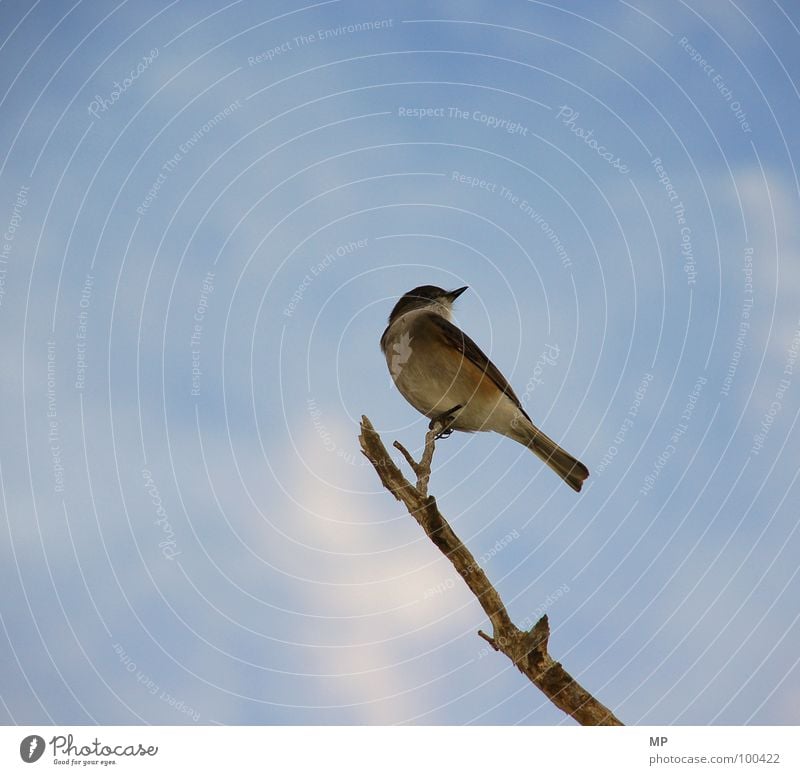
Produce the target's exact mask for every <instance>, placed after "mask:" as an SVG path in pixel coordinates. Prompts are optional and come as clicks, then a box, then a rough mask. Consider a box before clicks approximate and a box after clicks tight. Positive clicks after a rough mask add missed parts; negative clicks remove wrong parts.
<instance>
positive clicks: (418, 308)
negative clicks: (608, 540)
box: [381, 285, 589, 492]
mask: <svg viewBox="0 0 800 775" xmlns="http://www.w3.org/2000/svg"><path fill="white" fill-rule="evenodd" d="M465 290H467V288H466V287H464V288H457V289H456V290H454V291H445V290H443V289H442V288H437V287H436V286H435V285H421V286H419V287H418V288H414V289H413V290H411V291H409V292H408V293H406V294H405V295H404V296H403V297H402V298H401V299H400V301H398V302H397V304H395V305H394V309H393V310H392V314H391V315H389V325H388V326H387V327H386V330H385V331H384V332H383V336H382V337H381V350H383V353H384V355H385V356H386V363H387V365H388V366H389V373H390V374H391V375H392V379H393V380H394V384H395V385H396V386H397V389H398V390H399V391H400V392H401V393H402V394H403V397H404V398H405V399H406V400H407V401H408V402H409V403H410V404H411V406H413V407H414V408H415V409H416V410H417V411H419V412H421V413H422V414H424V415H425V416H426V417H430V418H431V423H430V427H431V428H433V427H434V425H435V424H436V423H439V424H440V426H441V427H442V429H443V430H442V433H441V434H440V435H449V434H450V433H451V432H452V431H453V430H457V431H467V432H473V431H495V432H497V433H502V434H503V435H504V436H508V437H509V438H510V439H514V441H517V442H519V443H520V444H524V445H525V446H526V447H528V448H529V449H530V450H531V451H533V452H534V453H535V454H536V455H538V456H539V457H540V458H541V459H542V460H543V461H544V462H545V463H547V465H548V466H550V468H552V469H553V470H554V471H555V472H556V473H557V474H558V475H559V476H560V477H561V478H562V479H563V480H564V481H565V482H566V483H567V484H568V485H569V486H570V487H572V489H573V490H575V491H577V492H580V489H581V485H582V484H583V481H584V479H586V477H587V476H589V471H588V469H587V468H586V466H585V465H583V463H581V462H579V461H578V460H576V459H575V458H574V457H572V455H570V454H569V453H568V452H567V451H566V450H563V449H562V448H561V447H559V446H558V444H556V443H555V442H554V441H553V440H552V439H550V438H548V437H547V436H545V434H544V433H542V432H541V431H540V430H539V429H538V428H537V427H536V426H535V425H534V424H533V422H532V421H531V418H530V417H528V415H527V413H526V412H525V410H524V409H523V408H522V404H520V401H519V399H518V398H517V396H516V395H515V393H514V391H513V390H512V389H511V386H510V385H509V384H508V382H507V381H506V378H505V377H504V376H503V375H502V374H501V373H500V370H499V369H498V368H497V367H496V366H495V365H494V364H493V363H492V362H491V361H490V360H489V359H488V358H487V357H486V355H484V353H483V351H482V350H481V349H480V347H478V345H476V344H475V342H473V341H472V339H470V338H469V337H468V336H467V335H466V334H465V333H464V332H463V331H462V330H461V329H460V328H458V327H457V326H455V325H453V323H451V322H450V321H451V311H452V306H453V302H454V301H455V300H456V299H457V298H458V297H459V296H460V295H461V294H462V293H463V292H464V291H465Z"/></svg>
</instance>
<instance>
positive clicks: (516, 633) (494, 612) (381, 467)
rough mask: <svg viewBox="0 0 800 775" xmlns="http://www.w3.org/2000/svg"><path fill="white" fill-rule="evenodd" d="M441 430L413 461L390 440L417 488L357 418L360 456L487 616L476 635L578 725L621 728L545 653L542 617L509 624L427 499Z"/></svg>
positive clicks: (464, 549)
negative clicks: (526, 625)
mask: <svg viewBox="0 0 800 775" xmlns="http://www.w3.org/2000/svg"><path fill="white" fill-rule="evenodd" d="M441 430H442V428H440V427H438V426H434V427H433V428H432V429H431V430H430V431H429V432H428V433H427V435H426V436H425V451H424V453H423V456H422V459H421V460H420V462H417V461H415V460H414V458H413V457H412V456H411V455H410V454H409V452H408V451H407V450H406V449H405V448H404V447H403V446H402V445H401V444H400V443H399V442H397V441H395V442H394V446H395V447H396V448H397V449H398V450H400V452H401V453H402V454H403V457H404V458H405V459H406V461H407V462H408V464H409V465H410V466H411V469H412V470H413V471H414V474H415V476H416V477H417V483H416V485H413V484H411V482H409V481H408V480H407V479H406V478H405V476H403V474H402V472H401V471H400V469H399V468H398V467H397V466H396V465H395V464H394V462H393V461H392V459H391V457H390V456H389V453H388V451H387V450H386V447H385V446H384V445H383V441H381V437H380V436H379V435H378V432H377V431H376V430H375V428H373V427H372V423H371V422H370V421H369V419H368V418H367V417H366V416H362V418H361V434H360V435H359V437H358V439H359V442H360V443H361V450H362V452H363V453H364V455H365V456H366V457H367V459H368V460H369V461H370V463H372V465H373V466H374V467H375V471H376V472H377V474H378V476H379V477H380V480H381V482H382V483H383V486H384V487H385V488H386V489H387V490H388V491H389V492H390V493H392V495H394V497H395V498H397V500H399V501H401V502H402V503H403V505H404V506H405V507H406V508H407V509H408V513H409V514H411V516H412V517H414V519H415V520H416V521H417V522H418V523H419V525H420V527H421V528H422V529H423V530H424V531H425V533H426V535H427V536H428V538H430V539H431V541H433V543H434V544H435V545H436V547H437V548H438V549H439V551H440V552H441V553H442V554H444V556H445V557H447V559H448V560H450V562H451V563H452V564H453V567H454V568H455V569H456V571H457V572H458V574H459V575H460V576H461V578H462V579H464V582H465V583H466V585H467V586H468V587H469V589H470V591H471V592H472V594H473V595H475V597H476V598H477V600H478V602H479V603H480V605H481V607H482V608H483V610H484V611H485V613H486V615H487V616H488V617H489V621H490V622H491V624H492V635H491V636H489V635H487V634H486V633H484V632H481V631H479V632H478V634H479V635H480V636H481V637H482V638H484V640H486V641H488V642H489V643H490V644H491V646H492V648H494V649H495V651H499V652H501V653H502V654H505V655H506V656H507V657H508V658H509V659H510V660H511V661H512V662H513V663H514V665H516V667H517V669H518V670H519V671H520V672H521V673H522V674H523V675H525V676H526V677H527V678H528V680H529V681H531V683H533V684H534V685H535V686H537V687H538V688H539V689H540V690H541V691H542V692H543V693H544V694H545V695H546V696H547V698H548V699H549V700H550V701H551V702H552V703H553V704H554V705H556V706H557V707H559V708H561V710H563V711H564V712H565V713H568V714H569V715H570V716H572V718H574V719H575V720H576V721H577V722H578V723H579V724H583V725H585V726H596V725H608V726H622V722H621V721H620V720H619V719H618V718H617V717H616V716H615V715H614V714H613V713H612V712H611V711H610V710H609V709H608V708H607V707H606V706H605V705H603V704H602V703H601V702H600V701H599V700H597V699H595V698H594V697H593V696H592V695H591V694H590V693H589V692H588V691H586V689H584V688H583V687H582V686H581V685H580V684H579V683H578V682H577V681H576V680H575V679H574V678H573V677H572V676H571V675H570V674H569V673H568V672H567V671H566V670H564V668H563V667H562V666H561V664H560V663H559V662H556V661H555V660H554V659H553V658H552V657H551V656H550V654H549V653H548V651H547V645H548V639H549V637H550V625H549V623H548V620H547V616H546V615H545V616H543V617H542V618H541V619H539V621H538V622H536V624H535V625H534V626H533V627H532V628H531V629H530V630H527V631H524V630H520V629H519V628H518V627H517V626H516V625H515V624H514V623H513V622H512V621H511V617H510V616H509V615H508V611H506V607H505V604H504V603H503V601H502V599H501V598H500V595H499V594H498V592H497V590H496V589H495V588H494V586H492V583H491V582H490V581H489V579H488V578H487V576H486V574H485V573H484V572H483V569H482V568H481V567H480V566H479V565H478V563H477V562H476V561H475V558H474V557H473V556H472V553H471V552H470V551H469V549H467V547H466V546H464V544H463V543H462V542H461V539H460V538H459V537H458V536H457V535H456V534H455V533H454V532H453V529H452V528H451V527H450V525H449V524H448V522H447V520H446V519H445V518H444V517H443V516H442V513H441V512H440V511H439V507H438V506H437V505H436V499H435V498H434V497H433V496H432V495H428V481H429V479H430V473H431V461H432V459H433V451H434V447H435V439H436V436H437V434H438V433H439V432H441Z"/></svg>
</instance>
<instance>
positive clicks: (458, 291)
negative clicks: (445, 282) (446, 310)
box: [447, 285, 469, 301]
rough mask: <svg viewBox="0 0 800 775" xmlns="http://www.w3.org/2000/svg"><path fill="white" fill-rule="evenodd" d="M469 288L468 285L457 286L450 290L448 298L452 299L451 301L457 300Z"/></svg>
mask: <svg viewBox="0 0 800 775" xmlns="http://www.w3.org/2000/svg"><path fill="white" fill-rule="evenodd" d="M467 288H469V286H468V285H465V286H464V287H463V288H456V289H455V290H454V291H450V293H448V294H447V298H448V299H450V301H455V300H456V299H457V298H458V297H459V296H460V295H461V294H462V293H464V291H466V290H467Z"/></svg>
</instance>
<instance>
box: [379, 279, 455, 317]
mask: <svg viewBox="0 0 800 775" xmlns="http://www.w3.org/2000/svg"><path fill="white" fill-rule="evenodd" d="M465 290H467V289H466V287H464V288H458V289H456V290H455V291H446V290H445V289H444V288H439V286H438V285H419V286H417V287H416V288H412V289H411V290H410V291H408V293H404V294H403V295H402V296H401V297H400V300H399V301H398V302H397V304H395V305H394V308H393V309H392V312H391V314H390V315H389V322H390V323H391V322H392V321H393V320H395V319H397V318H398V317H400V315H404V314H405V313H406V312H411V310H414V309H421V308H423V307H428V306H430V304H431V302H440V303H442V304H444V305H446V306H447V307H449V306H450V305H451V304H452V303H453V302H454V301H455V300H456V298H457V297H458V296H460V295H461V294H462V293H463V292H464V291H465Z"/></svg>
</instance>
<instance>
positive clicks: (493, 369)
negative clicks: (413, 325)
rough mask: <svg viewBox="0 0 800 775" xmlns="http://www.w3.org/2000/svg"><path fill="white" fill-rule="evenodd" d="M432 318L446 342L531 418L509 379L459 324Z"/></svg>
mask: <svg viewBox="0 0 800 775" xmlns="http://www.w3.org/2000/svg"><path fill="white" fill-rule="evenodd" d="M429 317H430V320H431V322H432V323H433V325H434V326H435V328H436V330H437V331H438V332H439V333H440V334H441V336H442V338H443V339H444V340H445V342H446V343H447V344H448V345H450V346H451V347H453V348H455V349H456V350H458V352H460V353H461V355H462V356H463V357H464V358H466V359H467V360H468V361H470V362H471V363H473V364H475V366H477V367H478V369H480V370H481V371H482V372H483V373H484V374H485V375H486V376H487V377H489V379H491V380H492V382H494V384H495V385H497V387H498V388H499V389H500V390H501V391H502V392H503V393H505V394H506V395H507V396H508V397H509V398H510V399H511V400H512V401H513V402H514V403H515V404H516V405H517V407H518V408H519V410H520V411H521V412H522V414H524V415H525V417H527V418H528V420H530V419H531V418H530V417H528V413H527V412H526V411H525V410H524V409H523V408H522V404H521V403H520V400H519V399H518V398H517V394H516V393H515V392H514V390H513V388H512V387H511V385H509V384H508V380H507V379H506V378H505V377H504V376H503V375H502V373H501V372H500V369H498V368H497V366H495V365H494V364H493V363H492V362H491V361H490V360H489V358H488V357H487V356H486V354H485V353H484V352H483V350H481V348H480V347H478V345H477V344H475V342H473V341H472V339H470V338H469V337H468V336H467V335H466V334H465V333H464V332H463V331H462V330H461V329H460V328H458V326H454V325H453V324H452V323H451V322H450V321H449V320H447V319H446V318H443V317H442V316H441V315H430V316H429Z"/></svg>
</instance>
